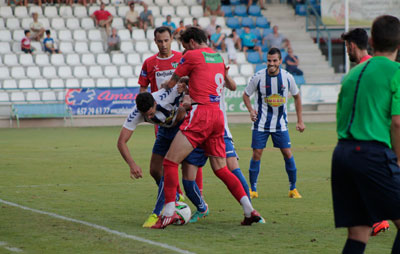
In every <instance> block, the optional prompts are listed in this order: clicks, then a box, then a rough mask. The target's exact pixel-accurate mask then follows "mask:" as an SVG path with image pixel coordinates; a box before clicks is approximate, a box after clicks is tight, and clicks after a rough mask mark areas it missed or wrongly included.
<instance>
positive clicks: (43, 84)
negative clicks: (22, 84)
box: [33, 79, 49, 88]
mask: <svg viewBox="0 0 400 254" xmlns="http://www.w3.org/2000/svg"><path fill="white" fill-rule="evenodd" d="M33 87H34V88H49V85H48V83H47V79H35V81H34V82H33Z"/></svg>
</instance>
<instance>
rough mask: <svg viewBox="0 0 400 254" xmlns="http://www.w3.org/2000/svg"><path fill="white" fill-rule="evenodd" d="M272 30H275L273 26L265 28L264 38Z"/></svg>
mask: <svg viewBox="0 0 400 254" xmlns="http://www.w3.org/2000/svg"><path fill="white" fill-rule="evenodd" d="M272 32H273V31H272V29H271V28H264V31H263V38H264V37H265V36H267V35H268V34H270V33H272Z"/></svg>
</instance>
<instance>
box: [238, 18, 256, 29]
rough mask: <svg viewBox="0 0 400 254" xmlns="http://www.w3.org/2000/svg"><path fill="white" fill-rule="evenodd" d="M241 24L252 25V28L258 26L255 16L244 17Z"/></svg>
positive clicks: (243, 25) (244, 25)
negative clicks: (254, 19) (255, 22)
mask: <svg viewBox="0 0 400 254" xmlns="http://www.w3.org/2000/svg"><path fill="white" fill-rule="evenodd" d="M241 25H242V27H250V28H254V27H256V26H255V24H254V21H253V18H251V17H243V18H242V24H241Z"/></svg>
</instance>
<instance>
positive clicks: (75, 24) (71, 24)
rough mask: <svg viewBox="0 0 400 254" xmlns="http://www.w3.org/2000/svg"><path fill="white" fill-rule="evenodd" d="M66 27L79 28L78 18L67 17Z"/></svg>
mask: <svg viewBox="0 0 400 254" xmlns="http://www.w3.org/2000/svg"><path fill="white" fill-rule="evenodd" d="M67 28H68V29H71V30H75V29H80V28H81V25H80V24H79V19H77V18H69V19H67Z"/></svg>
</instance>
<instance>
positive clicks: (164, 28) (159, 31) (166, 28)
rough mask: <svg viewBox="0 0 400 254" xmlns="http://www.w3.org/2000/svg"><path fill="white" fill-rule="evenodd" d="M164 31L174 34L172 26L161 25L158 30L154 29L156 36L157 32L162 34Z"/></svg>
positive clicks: (170, 34)
mask: <svg viewBox="0 0 400 254" xmlns="http://www.w3.org/2000/svg"><path fill="white" fill-rule="evenodd" d="M164 32H168V33H169V36H172V32H171V28H169V27H167V26H160V27H157V28H156V30H154V37H156V34H158V33H160V34H162V33H164Z"/></svg>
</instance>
